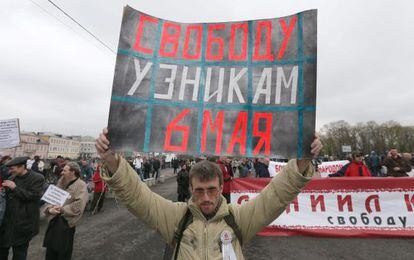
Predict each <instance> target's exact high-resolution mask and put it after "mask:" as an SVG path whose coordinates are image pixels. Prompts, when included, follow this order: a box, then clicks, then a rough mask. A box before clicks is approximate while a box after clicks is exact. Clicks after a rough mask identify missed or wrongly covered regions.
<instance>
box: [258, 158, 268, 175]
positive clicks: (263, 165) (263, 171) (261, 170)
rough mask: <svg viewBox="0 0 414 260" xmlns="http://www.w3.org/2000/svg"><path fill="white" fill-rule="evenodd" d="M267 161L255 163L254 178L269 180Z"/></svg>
mask: <svg viewBox="0 0 414 260" xmlns="http://www.w3.org/2000/svg"><path fill="white" fill-rule="evenodd" d="M268 168H269V159H268V158H265V159H259V160H257V163H256V177H258V178H270V173H269V169H268Z"/></svg>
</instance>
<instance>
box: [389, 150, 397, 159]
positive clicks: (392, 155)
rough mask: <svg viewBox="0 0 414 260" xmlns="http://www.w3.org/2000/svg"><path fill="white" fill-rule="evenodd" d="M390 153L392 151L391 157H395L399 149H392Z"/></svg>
mask: <svg viewBox="0 0 414 260" xmlns="http://www.w3.org/2000/svg"><path fill="white" fill-rule="evenodd" d="M390 153H391V157H393V158H395V157H397V156H398V150H397V149H391V150H390Z"/></svg>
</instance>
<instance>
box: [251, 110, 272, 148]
mask: <svg viewBox="0 0 414 260" xmlns="http://www.w3.org/2000/svg"><path fill="white" fill-rule="evenodd" d="M260 119H265V120H266V128H265V130H264V131H260V130H259V120H260ZM271 131H272V113H259V112H256V113H254V115H253V137H259V138H260V139H259V141H258V142H257V145H256V147H255V148H254V150H253V154H254V155H257V154H259V152H260V150H261V149H262V147H263V146H264V147H265V151H264V154H265V155H270V136H271V134H270V133H271Z"/></svg>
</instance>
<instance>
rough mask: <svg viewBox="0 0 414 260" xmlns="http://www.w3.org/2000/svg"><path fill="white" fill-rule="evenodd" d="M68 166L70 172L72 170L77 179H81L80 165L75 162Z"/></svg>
mask: <svg viewBox="0 0 414 260" xmlns="http://www.w3.org/2000/svg"><path fill="white" fill-rule="evenodd" d="M66 166H68V167H69V170H70V171H73V172H75V176H76V177H79V176H80V167H79V164H77V163H75V162H68V163H67V164H66Z"/></svg>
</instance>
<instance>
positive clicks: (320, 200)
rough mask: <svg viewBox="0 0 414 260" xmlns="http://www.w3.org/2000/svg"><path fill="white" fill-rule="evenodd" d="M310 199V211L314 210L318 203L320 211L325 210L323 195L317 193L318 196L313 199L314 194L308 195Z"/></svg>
mask: <svg viewBox="0 0 414 260" xmlns="http://www.w3.org/2000/svg"><path fill="white" fill-rule="evenodd" d="M310 199H311V207H312V212H316V207H317V206H318V204H320V208H321V211H322V212H325V210H326V209H325V197H324V196H323V195H318V197H317V198H316V199H315V195H311V196H310Z"/></svg>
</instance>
